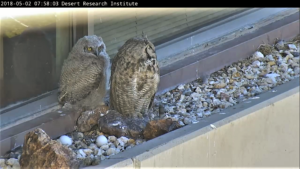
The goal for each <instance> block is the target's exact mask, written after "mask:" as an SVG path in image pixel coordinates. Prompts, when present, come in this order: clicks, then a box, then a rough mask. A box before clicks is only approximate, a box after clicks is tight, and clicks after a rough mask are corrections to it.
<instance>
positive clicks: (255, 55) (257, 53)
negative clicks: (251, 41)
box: [253, 51, 264, 59]
mask: <svg viewBox="0 0 300 169" xmlns="http://www.w3.org/2000/svg"><path fill="white" fill-rule="evenodd" d="M253 57H254V58H255V59H260V58H263V57H264V55H263V54H262V53H261V52H259V51H256V52H255V53H254V54H253Z"/></svg>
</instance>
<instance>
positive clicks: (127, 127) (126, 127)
mask: <svg viewBox="0 0 300 169" xmlns="http://www.w3.org/2000/svg"><path fill="white" fill-rule="evenodd" d="M146 124H147V120H144V119H133V118H126V117H124V116H123V115H122V114H120V113H119V112H117V111H115V110H109V111H108V113H107V114H106V115H104V116H102V117H100V118H99V121H98V127H99V129H100V131H101V132H103V133H106V134H108V135H113V136H117V137H121V136H125V137H129V138H135V139H136V138H141V137H142V135H143V129H144V128H145V127H146Z"/></svg>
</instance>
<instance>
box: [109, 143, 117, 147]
mask: <svg viewBox="0 0 300 169" xmlns="http://www.w3.org/2000/svg"><path fill="white" fill-rule="evenodd" d="M108 146H109V148H116V146H115V145H114V144H113V143H109V144H108Z"/></svg>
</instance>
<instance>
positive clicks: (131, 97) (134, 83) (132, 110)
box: [109, 37, 160, 117]
mask: <svg viewBox="0 0 300 169" xmlns="http://www.w3.org/2000/svg"><path fill="white" fill-rule="evenodd" d="M159 80H160V76H159V66H158V62H157V58H156V52H155V47H154V45H153V44H152V43H151V42H150V41H149V40H148V39H146V38H139V37H136V38H131V39H129V40H127V41H126V42H125V44H124V45H123V46H122V47H121V48H120V49H119V51H118V53H117V55H116V56H115V58H114V59H113V61H112V66H111V79H110V83H111V84H110V101H109V103H110V108H111V109H113V110H116V111H118V112H119V113H121V114H123V115H125V117H143V116H144V117H147V111H148V109H149V108H150V106H152V103H153V100H154V96H155V93H156V91H157V86H158V83H159ZM145 115H146V116H145Z"/></svg>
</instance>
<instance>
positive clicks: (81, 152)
mask: <svg viewBox="0 0 300 169" xmlns="http://www.w3.org/2000/svg"><path fill="white" fill-rule="evenodd" d="M78 154H80V155H81V156H82V157H86V154H85V152H84V151H83V149H79V150H78Z"/></svg>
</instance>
